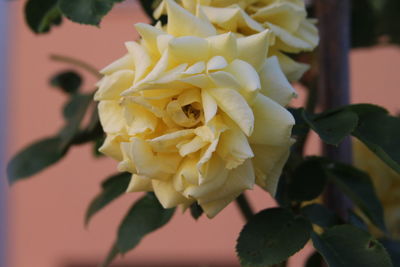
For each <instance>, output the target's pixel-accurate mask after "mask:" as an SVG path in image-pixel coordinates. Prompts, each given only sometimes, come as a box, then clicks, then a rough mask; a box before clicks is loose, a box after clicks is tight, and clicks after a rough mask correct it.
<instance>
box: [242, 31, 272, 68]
mask: <svg viewBox="0 0 400 267" xmlns="http://www.w3.org/2000/svg"><path fill="white" fill-rule="evenodd" d="M269 35H270V33H269V30H265V31H262V32H260V33H257V34H253V35H250V36H248V37H243V38H239V39H238V58H239V59H242V60H244V61H246V62H247V63H250V64H251V65H252V66H253V67H254V68H255V69H256V71H258V70H260V69H261V67H262V65H263V63H264V59H265V58H266V56H267V53H268V46H269Z"/></svg>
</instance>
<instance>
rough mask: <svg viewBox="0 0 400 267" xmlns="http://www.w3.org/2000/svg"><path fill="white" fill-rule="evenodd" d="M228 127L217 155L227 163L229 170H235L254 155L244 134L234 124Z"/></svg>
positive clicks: (221, 137) (220, 141) (221, 138)
mask: <svg viewBox="0 0 400 267" xmlns="http://www.w3.org/2000/svg"><path fill="white" fill-rule="evenodd" d="M228 127H229V129H228V130H226V131H225V132H223V133H222V134H221V136H220V138H219V144H218V147H217V153H218V155H219V156H220V157H221V158H222V159H223V160H224V161H225V167H226V168H227V169H234V168H236V167H238V166H239V165H241V164H243V162H245V161H246V160H247V159H249V158H252V157H253V156H254V154H253V151H252V150H251V147H250V145H249V142H248V141H247V137H246V136H245V135H244V134H243V132H242V131H241V130H240V129H239V128H238V127H237V126H236V125H235V124H234V123H232V122H231V123H229V124H228Z"/></svg>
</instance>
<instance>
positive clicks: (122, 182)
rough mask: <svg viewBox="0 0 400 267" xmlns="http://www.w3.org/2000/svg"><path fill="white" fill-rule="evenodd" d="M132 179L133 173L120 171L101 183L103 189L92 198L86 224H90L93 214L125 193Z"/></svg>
mask: <svg viewBox="0 0 400 267" xmlns="http://www.w3.org/2000/svg"><path fill="white" fill-rule="evenodd" d="M130 180H131V174H129V173H119V174H116V175H114V176H111V177H109V178H108V179H107V180H105V181H104V182H103V183H102V185H101V189H102V191H101V192H100V194H98V195H97V196H96V197H95V198H94V199H93V200H92V202H91V203H90V205H89V207H88V209H87V211H86V215H85V225H88V224H89V222H90V219H91V218H92V217H93V215H95V214H96V213H97V212H99V211H100V210H102V209H103V208H105V207H106V206H107V205H108V204H110V203H111V202H112V201H114V200H115V199H116V198H118V197H119V196H121V195H122V194H124V193H125V192H126V189H127V187H128V185H129V182H130Z"/></svg>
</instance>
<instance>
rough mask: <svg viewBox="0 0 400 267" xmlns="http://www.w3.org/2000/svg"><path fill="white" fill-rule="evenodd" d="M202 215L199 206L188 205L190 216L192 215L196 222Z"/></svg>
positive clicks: (195, 204)
mask: <svg viewBox="0 0 400 267" xmlns="http://www.w3.org/2000/svg"><path fill="white" fill-rule="evenodd" d="M202 214H203V209H202V208H201V207H200V205H199V204H197V202H195V203H193V204H192V205H190V215H192V217H193V218H194V219H195V220H197V219H198V218H200V216H201V215H202Z"/></svg>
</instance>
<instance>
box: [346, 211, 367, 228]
mask: <svg viewBox="0 0 400 267" xmlns="http://www.w3.org/2000/svg"><path fill="white" fill-rule="evenodd" d="M348 222H349V224H351V225H354V226H355V227H358V228H360V229H362V230H364V231H367V232H368V231H369V229H368V225H367V224H366V223H365V222H364V221H363V219H362V218H361V217H360V216H358V214H357V213H355V212H354V211H352V210H349V211H348Z"/></svg>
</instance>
